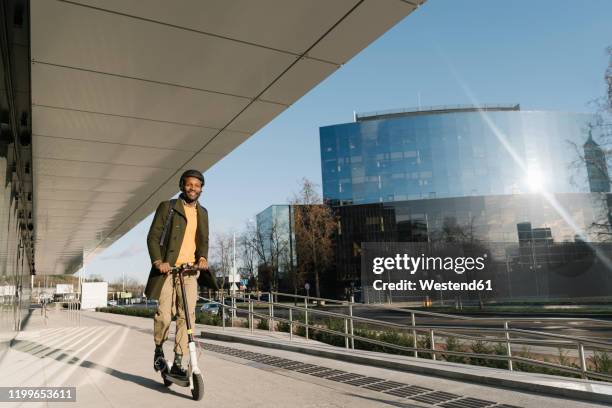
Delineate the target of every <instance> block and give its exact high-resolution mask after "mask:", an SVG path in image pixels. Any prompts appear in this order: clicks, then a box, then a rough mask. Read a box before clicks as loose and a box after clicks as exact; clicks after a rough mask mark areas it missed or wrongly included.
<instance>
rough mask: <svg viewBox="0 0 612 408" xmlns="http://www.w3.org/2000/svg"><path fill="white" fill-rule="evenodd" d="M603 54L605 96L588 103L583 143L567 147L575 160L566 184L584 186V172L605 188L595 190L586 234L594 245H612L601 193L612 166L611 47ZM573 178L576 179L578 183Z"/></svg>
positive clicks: (611, 222)
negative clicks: (596, 202)
mask: <svg viewBox="0 0 612 408" xmlns="http://www.w3.org/2000/svg"><path fill="white" fill-rule="evenodd" d="M606 51H607V54H608V57H609V58H608V66H607V68H606V70H605V73H604V82H605V87H606V92H605V93H606V94H605V96H603V97H600V98H596V99H594V100H592V101H590V102H589V105H590V106H591V107H592V109H593V110H594V115H593V120H592V121H591V122H590V123H589V124H588V125H587V126H586V128H585V129H584V130H583V131H584V135H585V136H586V138H585V139H586V143H585V144H584V145H583V144H582V143H580V144H578V143H575V142H573V141H568V143H569V144H570V146H571V147H572V148H573V150H574V157H575V159H574V160H573V161H572V162H571V163H570V165H569V168H570V170H571V171H572V173H573V174H572V175H571V176H570V177H571V180H570V182H571V183H572V184H574V185H577V186H582V185H584V181H585V180H584V178H585V170H586V177H589V179H591V178H592V179H595V180H598V181H599V182H600V183H601V185H602V186H604V185H605V186H606V187H607V188H602V189H601V190H596V191H602V190H604V191H602V193H603V194H601V199H600V200H599V201H600V202H599V205H597V206H596V207H594V208H593V212H594V215H593V216H594V221H593V222H592V223H591V225H590V226H589V228H588V230H587V231H586V232H587V233H589V234H592V236H593V237H594V238H597V240H598V241H608V242H609V241H612V212H611V208H612V200H610V198H609V194H606V193H605V191H609V190H610V186H612V177H610V173H609V171H608V169H609V168H610V167H611V164H612V46H611V47H608V48H607V50H606ZM593 133H596V134H597V136H598V137H597V140H598V142H597V143H596V142H595V141H594V140H593ZM576 177H579V180H577V179H576ZM589 182H590V181H589Z"/></svg>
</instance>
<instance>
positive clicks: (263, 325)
mask: <svg viewBox="0 0 612 408" xmlns="http://www.w3.org/2000/svg"><path fill="white" fill-rule="evenodd" d="M256 327H257V329H259V330H269V329H270V326H269V325H268V319H259V321H258V322H257V326H256Z"/></svg>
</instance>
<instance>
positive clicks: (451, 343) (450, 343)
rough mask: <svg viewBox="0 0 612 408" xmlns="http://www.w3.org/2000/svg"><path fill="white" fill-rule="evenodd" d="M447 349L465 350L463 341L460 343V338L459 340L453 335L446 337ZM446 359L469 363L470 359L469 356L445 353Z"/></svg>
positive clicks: (452, 361)
mask: <svg viewBox="0 0 612 408" xmlns="http://www.w3.org/2000/svg"><path fill="white" fill-rule="evenodd" d="M446 350H447V351H465V350H464V349H463V347H462V346H461V343H459V340H457V338H456V337H453V336H449V337H448V338H447V339H446ZM444 359H445V360H446V361H450V362H451V363H461V364H468V362H469V360H470V359H469V358H468V357H464V356H453V355H444Z"/></svg>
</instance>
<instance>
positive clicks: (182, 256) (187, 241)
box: [175, 205, 198, 266]
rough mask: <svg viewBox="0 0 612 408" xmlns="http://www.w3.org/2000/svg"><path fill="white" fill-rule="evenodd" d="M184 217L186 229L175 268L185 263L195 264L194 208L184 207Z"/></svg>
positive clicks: (196, 224)
mask: <svg viewBox="0 0 612 408" xmlns="http://www.w3.org/2000/svg"><path fill="white" fill-rule="evenodd" d="M183 208H184V209H185V216H186V217H187V227H186V228H185V235H184V236H183V243H182V244H181V250H180V252H179V255H178V258H177V259H176V264H175V266H180V265H182V264H186V263H195V261H196V259H195V250H196V229H197V228H198V211H197V209H196V208H195V207H189V206H186V205H184V206H183Z"/></svg>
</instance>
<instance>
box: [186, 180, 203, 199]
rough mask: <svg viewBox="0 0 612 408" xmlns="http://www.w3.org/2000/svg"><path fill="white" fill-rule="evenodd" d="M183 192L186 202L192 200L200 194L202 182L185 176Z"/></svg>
mask: <svg viewBox="0 0 612 408" xmlns="http://www.w3.org/2000/svg"><path fill="white" fill-rule="evenodd" d="M183 194H184V195H185V198H187V201H188V202H194V201H196V200H197V199H198V198H200V194H202V183H201V182H200V180H198V179H197V178H195V177H185V181H184V182H183Z"/></svg>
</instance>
